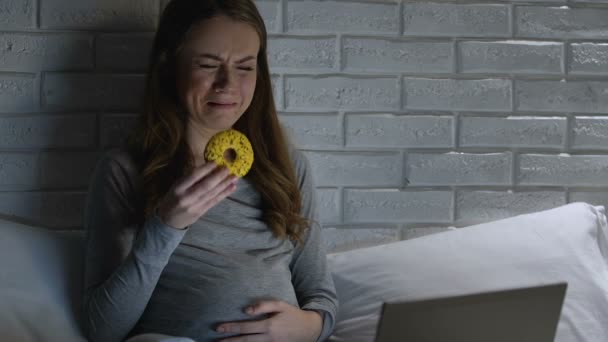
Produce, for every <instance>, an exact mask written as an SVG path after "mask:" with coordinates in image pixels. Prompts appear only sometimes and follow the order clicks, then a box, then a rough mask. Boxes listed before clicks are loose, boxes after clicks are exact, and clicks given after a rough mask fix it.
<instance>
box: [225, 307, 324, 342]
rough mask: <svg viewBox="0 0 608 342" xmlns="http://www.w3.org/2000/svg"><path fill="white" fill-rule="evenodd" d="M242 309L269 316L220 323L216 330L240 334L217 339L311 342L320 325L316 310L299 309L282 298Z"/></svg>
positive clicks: (243, 341) (251, 341)
mask: <svg viewBox="0 0 608 342" xmlns="http://www.w3.org/2000/svg"><path fill="white" fill-rule="evenodd" d="M245 312H246V313H247V314H250V315H259V314H264V313H266V314H270V316H269V318H267V319H264V320H261V321H249V322H232V323H222V324H220V325H219V326H218V327H217V328H216V331H218V332H221V333H233V334H234V333H237V334H241V335H239V336H234V337H229V338H225V339H222V340H220V341H219V342H314V341H316V340H317V339H318V338H319V335H320V334H321V329H322V327H323V318H322V317H321V315H320V314H319V313H318V312H316V311H309V310H301V309H300V308H297V307H295V306H293V305H291V304H289V303H286V302H283V301H276V300H271V301H262V302H259V303H257V304H256V305H254V306H252V307H249V308H248V309H247V310H246V311H245ZM222 328H223V329H224V330H222Z"/></svg>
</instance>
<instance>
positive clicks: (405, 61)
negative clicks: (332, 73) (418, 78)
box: [342, 38, 454, 73]
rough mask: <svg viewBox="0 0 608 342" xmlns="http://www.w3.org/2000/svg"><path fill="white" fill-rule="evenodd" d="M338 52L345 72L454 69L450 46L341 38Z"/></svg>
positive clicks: (440, 71)
mask: <svg viewBox="0 0 608 342" xmlns="http://www.w3.org/2000/svg"><path fill="white" fill-rule="evenodd" d="M342 49H343V64H344V69H345V70H346V71H395V70H399V72H424V73H449V72H452V70H453V65H454V53H453V48H452V43H451V42H410V41H402V40H396V39H377V38H344V41H343V48H342Z"/></svg>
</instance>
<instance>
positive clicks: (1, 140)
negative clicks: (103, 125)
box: [0, 115, 96, 149]
mask: <svg viewBox="0 0 608 342" xmlns="http://www.w3.org/2000/svg"><path fill="white" fill-rule="evenodd" d="M95 134H96V123H95V116H94V115H53V116H31V117H0V148H3V149H4V148H6V149H33V148H55V147H83V148H86V147H94V146H95V141H94V139H95Z"/></svg>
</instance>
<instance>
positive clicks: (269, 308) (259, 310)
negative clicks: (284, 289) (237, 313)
mask: <svg viewBox="0 0 608 342" xmlns="http://www.w3.org/2000/svg"><path fill="white" fill-rule="evenodd" d="M286 305H290V304H288V303H286V302H283V301H280V300H265V301H261V302H259V303H257V304H255V305H252V306H250V307H249V308H247V309H246V310H245V312H247V313H248V314H250V315H259V314H263V313H273V312H280V311H284V310H285V309H287V307H286ZM250 310H251V311H250Z"/></svg>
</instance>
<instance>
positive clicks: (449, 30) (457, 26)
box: [403, 3, 509, 37]
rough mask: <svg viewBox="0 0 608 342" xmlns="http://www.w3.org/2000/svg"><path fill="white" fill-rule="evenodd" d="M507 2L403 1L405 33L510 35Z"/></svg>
mask: <svg viewBox="0 0 608 342" xmlns="http://www.w3.org/2000/svg"><path fill="white" fill-rule="evenodd" d="M508 14H509V8H508V6H506V5H482V4H464V5H463V4H448V3H404V5H403V24H404V34H405V35H408V36H449V37H454V36H469V37H482V36H508V35H509V20H508Z"/></svg>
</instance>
